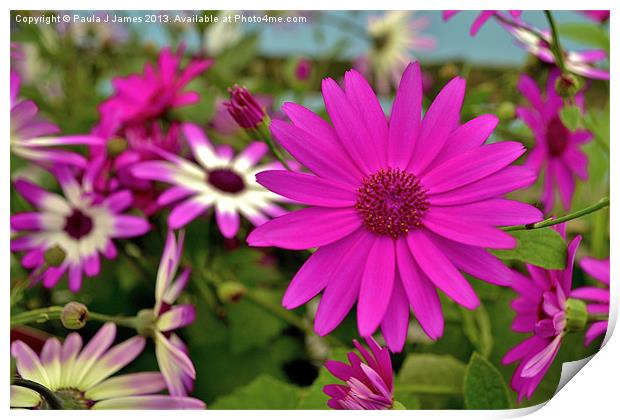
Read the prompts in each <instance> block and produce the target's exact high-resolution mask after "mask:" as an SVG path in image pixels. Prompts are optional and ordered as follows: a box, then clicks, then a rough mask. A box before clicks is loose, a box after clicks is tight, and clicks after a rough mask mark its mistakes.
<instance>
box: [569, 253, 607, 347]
mask: <svg viewBox="0 0 620 420" xmlns="http://www.w3.org/2000/svg"><path fill="white" fill-rule="evenodd" d="M579 265H580V266H581V268H582V269H583V271H585V272H586V273H588V274H589V275H590V276H591V277H593V278H595V279H596V280H598V281H599V282H601V283H602V284H603V285H604V286H606V287H604V288H601V287H594V286H584V287H578V288H576V289H575V290H573V291H572V292H571V294H570V296H571V297H572V298H574V299H582V300H585V301H586V302H587V309H588V314H593V315H607V316H609V258H607V259H604V260H597V259H595V258H591V257H586V258H583V259H582V260H581V262H580V263H579ZM607 325H608V321H607V320H604V321H596V322H593V323H592V325H590V327H589V328H588V330H587V331H586V337H585V344H586V346H588V345H590V343H591V342H592V341H593V340H594V339H595V338H596V337H598V336H600V335H602V334H605V332H607Z"/></svg>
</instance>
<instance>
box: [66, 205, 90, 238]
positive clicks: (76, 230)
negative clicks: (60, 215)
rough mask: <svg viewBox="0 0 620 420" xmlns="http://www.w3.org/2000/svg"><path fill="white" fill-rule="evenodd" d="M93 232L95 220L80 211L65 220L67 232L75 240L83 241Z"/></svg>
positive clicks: (75, 210) (74, 211)
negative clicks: (82, 239)
mask: <svg viewBox="0 0 620 420" xmlns="http://www.w3.org/2000/svg"><path fill="white" fill-rule="evenodd" d="M91 230H93V219H92V218H91V217H90V216H88V215H86V214H84V213H82V212H81V211H80V210H78V209H73V213H71V215H70V216H69V217H67V218H66V219H65V232H67V235H69V236H71V237H72V238H74V239H81V238H83V237H84V236H86V235H88V234H89V233H90V231H91Z"/></svg>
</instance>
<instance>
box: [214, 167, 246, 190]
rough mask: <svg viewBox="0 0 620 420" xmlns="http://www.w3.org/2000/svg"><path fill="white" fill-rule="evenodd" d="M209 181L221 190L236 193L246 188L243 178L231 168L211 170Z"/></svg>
mask: <svg viewBox="0 0 620 420" xmlns="http://www.w3.org/2000/svg"><path fill="white" fill-rule="evenodd" d="M207 182H208V183H209V184H211V185H212V186H214V187H215V188H217V189H218V190H220V191H223V192H227V193H231V194H236V193H239V192H241V191H243V190H244V189H245V182H243V178H241V177H240V176H239V174H237V173H236V172H234V171H231V170H230V169H214V170H212V171H209V174H208V175H207Z"/></svg>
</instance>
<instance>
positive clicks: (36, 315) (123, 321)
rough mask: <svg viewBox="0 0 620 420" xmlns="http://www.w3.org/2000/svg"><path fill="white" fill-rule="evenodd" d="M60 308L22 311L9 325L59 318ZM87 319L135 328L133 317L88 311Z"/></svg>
mask: <svg viewBox="0 0 620 420" xmlns="http://www.w3.org/2000/svg"><path fill="white" fill-rule="evenodd" d="M62 310H63V307H62V306H50V307H48V308H41V309H34V310H32V311H28V312H22V313H19V314H17V315H14V316H12V317H11V327H13V326H15V325H24V324H33V323H43V322H47V321H51V320H55V319H60V317H61V315H62ZM88 319H89V320H90V319H92V320H95V321H101V322H108V321H111V322H114V323H115V324H117V325H120V326H123V327H128V328H136V319H135V317H124V316H111V315H105V314H100V313H97V312H90V311H89V312H88Z"/></svg>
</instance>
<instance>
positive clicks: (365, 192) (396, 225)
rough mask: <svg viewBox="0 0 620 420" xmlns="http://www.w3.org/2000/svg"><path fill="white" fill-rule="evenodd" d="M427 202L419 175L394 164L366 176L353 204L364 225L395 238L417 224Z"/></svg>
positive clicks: (425, 208)
mask: <svg viewBox="0 0 620 420" xmlns="http://www.w3.org/2000/svg"><path fill="white" fill-rule="evenodd" d="M428 206H429V204H428V201H427V200H426V191H425V190H424V189H423V188H422V185H420V181H419V179H418V178H417V177H416V176H415V175H413V174H411V173H409V172H406V171H403V170H402V169H395V168H387V169H381V170H379V171H378V172H375V173H374V174H372V175H370V176H368V177H366V178H365V179H364V181H363V182H362V185H361V186H360V187H359V188H358V190H357V203H356V204H355V208H356V209H357V211H358V212H359V214H360V215H361V216H362V219H363V220H364V226H365V227H366V229H368V230H369V231H370V232H373V233H376V234H377V235H389V236H391V237H392V238H394V239H396V238H398V237H400V236H403V235H406V234H407V233H408V232H409V230H411V229H414V228H416V227H419V226H420V224H421V218H422V216H423V215H424V212H425V211H426V210H427V209H428Z"/></svg>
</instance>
